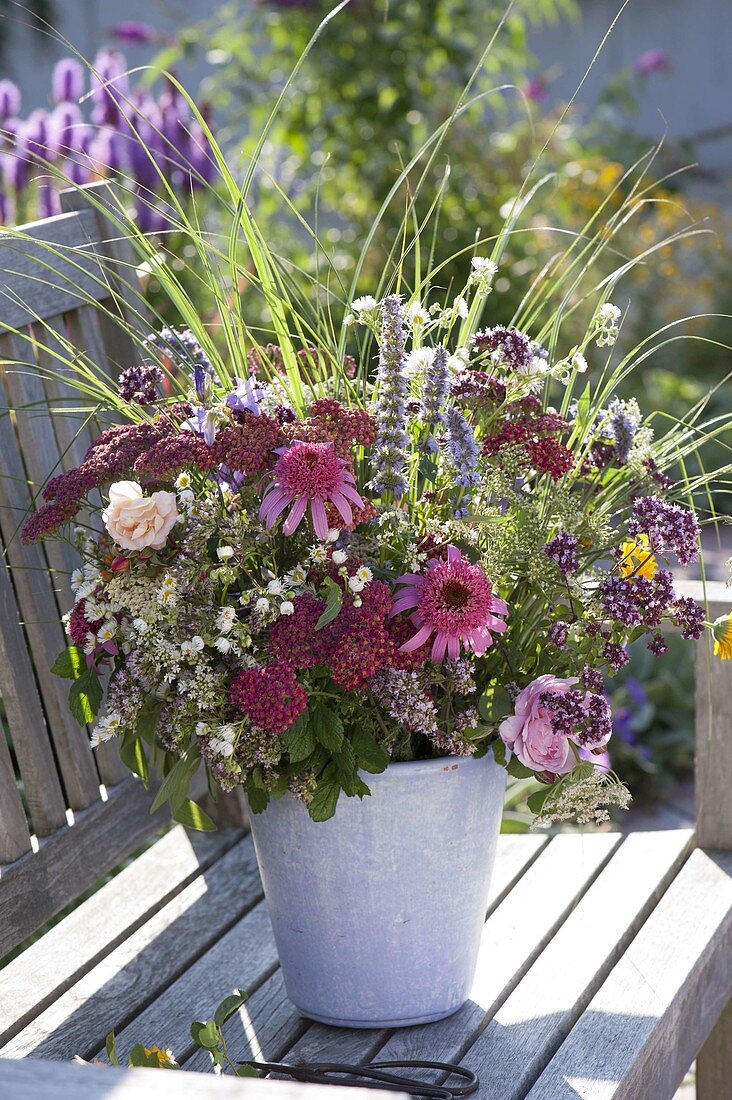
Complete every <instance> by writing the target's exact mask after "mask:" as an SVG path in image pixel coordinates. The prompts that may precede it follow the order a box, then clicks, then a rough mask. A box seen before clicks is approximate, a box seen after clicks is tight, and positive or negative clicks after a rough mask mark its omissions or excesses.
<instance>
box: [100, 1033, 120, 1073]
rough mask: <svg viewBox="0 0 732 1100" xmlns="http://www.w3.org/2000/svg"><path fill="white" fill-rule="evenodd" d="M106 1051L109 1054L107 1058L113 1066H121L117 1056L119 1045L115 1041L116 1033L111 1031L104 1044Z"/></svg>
mask: <svg viewBox="0 0 732 1100" xmlns="http://www.w3.org/2000/svg"><path fill="white" fill-rule="evenodd" d="M104 1049H105V1051H106V1052H107V1058H108V1059H109V1061H110V1062H111V1063H112V1065H113V1066H118V1065H119V1055H118V1054H117V1044H116V1042H115V1040H114V1032H113V1031H110V1033H109V1035H108V1036H107V1038H106V1041H105V1043H104Z"/></svg>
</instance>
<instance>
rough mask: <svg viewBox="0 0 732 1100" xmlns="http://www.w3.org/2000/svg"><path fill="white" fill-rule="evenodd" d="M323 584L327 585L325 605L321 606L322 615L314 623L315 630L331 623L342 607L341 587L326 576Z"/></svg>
mask: <svg viewBox="0 0 732 1100" xmlns="http://www.w3.org/2000/svg"><path fill="white" fill-rule="evenodd" d="M325 584H326V587H327V595H326V597H325V607H324V608H323V613H322V615H321V616H320V618H319V619H318V621H317V623H316V624H315V629H316V630H322V629H323V627H324V626H327V625H328V623H332V622H333V620H334V619H335V617H336V616H337V614H338V612H339V611H340V609H341V608H342V607H343V589H342V588H341V586H340V585H339V584H336V582H335V581H334V580H331V578H330V577H326V579H325Z"/></svg>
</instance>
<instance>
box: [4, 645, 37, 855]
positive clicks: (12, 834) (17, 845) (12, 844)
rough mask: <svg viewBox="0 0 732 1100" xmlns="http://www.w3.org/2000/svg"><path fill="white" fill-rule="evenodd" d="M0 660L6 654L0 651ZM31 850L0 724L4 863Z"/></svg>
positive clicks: (13, 770)
mask: <svg viewBox="0 0 732 1100" xmlns="http://www.w3.org/2000/svg"><path fill="white" fill-rule="evenodd" d="M0 660H2V652H1V650H0ZM30 850H31V840H30V832H29V829H28V822H27V820H26V816H25V811H24V809H23V802H22V800H21V797H20V791H19V790H18V784H17V781H16V778H15V768H14V767H13V761H12V759H11V756H10V749H9V748H8V745H7V742H6V740H5V730H4V729H3V726H2V722H1V721H0V862H3V863H6V862H7V863H9V862H10V861H11V860H14V859H18V858H19V857H20V856H22V855H24V854H25V853H26V852H29V851H30Z"/></svg>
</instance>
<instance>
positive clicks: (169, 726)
mask: <svg viewBox="0 0 732 1100" xmlns="http://www.w3.org/2000/svg"><path fill="white" fill-rule="evenodd" d="M496 270H497V268H496V264H495V262H494V261H493V260H492V259H489V258H487V257H481V256H480V255H474V256H473V258H472V262H471V267H470V270H469V275H468V277H467V279H466V283H465V286H464V288H463V289H462V290H461V292H460V293H459V294H458V295H457V296H456V297H452V296H450V297H449V298H446V297H445V295H444V293H442V294H441V293H440V291H439V289H438V288H437V287H433V286H432V284H431V283H429V282H426V281H423V283H422V285H421V286H420V287H418V289H417V291H414V292H413V293H411V294H403V293H399V292H392V293H389V294H386V295H385V296H383V297H382V298H381V300H377V299H376V298H374V297H361V298H357V299H356V300H355V301H353V302H352V303H351V305H350V308H349V309H348V312H347V313H346V315H345V317H344V319H343V326H344V327H343V335H344V339H345V340H346V341H348V340H353V345H354V346H353V349H352V350H354V351H356V350H358V347H357V341H356V339H355V338H356V337H359V336H360V338H361V340H360V354H361V356H363V358H360V359H359V360H358V362H357V360H356V358H355V357H352V356H350V355H348V354H339V353H338V352H336V351H334V350H333V347H334V346H333V345H332V344H330V343H326V342H325V341H323V344H322V346H321V345H319V344H318V343H316V342H315V341H310V340H308V339H307V338H306V336H305V334H303V338H302V340H301V342H300V345H299V346H298V342H297V341H296V340H293V341H291V342H287V341H284V340H283V341H282V342H281V343H280V344H274V343H266V344H259V343H257V342H256V341H254V340H252V341H251V342H250V343H249V346H248V348H247V349H246V354H245V355H244V354H243V353H242V352H241V349H238V351H237V356H238V358H237V361H236V362H234V363H233V364H232V362H231V361H228V362H227V357H226V352H222V351H221V350H220V349H219V348H218V347H217V346H216V345H215V343H214V341H213V340H211V339H209V338H208V336H207V333H206V331H205V328H203V327H202V328H201V329H200V331H199V333H198V334H196V335H194V333H193V332H192V331H190V330H189V329H181V330H174V329H170V328H168V329H164V330H162V331H161V332H159V333H157V334H154V335H152V336H150V337H149V338H148V339H147V343H146V345H145V347H146V355H145V356H144V357H141V358H144V362H142V363H141V364H140V365H139V366H136V367H133V368H131V369H128V370H126V371H124V373H123V374H122V375H121V377H120V379H119V393H120V398H121V400H120V402H119V404H118V409H121V410H123V411H124V412H125V413H126V415H127V422H125V423H122V424H117V425H113V426H111V427H109V428H107V429H106V430H105V431H104V432H103V433H102V434H101V436H100V437H99V438H98V439H97V440H96V442H94V443H93V445H92V446H91V447H90V449H89V451H88V453H87V455H86V457H85V459H84V461H83V462H82V464H81V465H80V466H79V467H78V468H76V469H73V470H71V471H69V472H66V473H62V474H60V475H59V476H57V477H54V478H53V480H51V481H50V482H49V483H48V485H47V486H46V487H45V489H44V491H43V496H44V498H45V502H46V503H45V504H44V505H43V507H41V508H40V510H39V511H38V512H36V513H35V514H33V515H32V516H30V517H29V518H28V520H27V522H26V524H25V528H24V533H23V537H24V539H25V540H26V541H33V540H36V539H39V538H44V537H49V536H56V535H58V534H59V533H60V532H63V531H66V530H68V531H69V532H70V537H72V538H73V539H74V540H75V542H76V545H77V546H78V549H79V552H80V554H81V557H82V559H83V560H82V564H81V566H80V568H79V569H78V570H77V571H76V573H75V574H74V576H73V578H72V584H73V588H74V591H75V594H76V602H75V604H74V606H73V608H72V609H71V610H70V612H69V614H68V616H67V623H66V625H67V632H68V636H69V639H70V645H69V648H68V649H67V650H66V651H65V652H64V653H63V654H62V655H61V657H60V658H59V660H58V662H57V664H56V666H55V671H56V672H58V673H59V674H60V675H62V676H66V677H68V678H69V679H70V680H71V681H72V684H71V704H72V707H73V709H74V713H75V714H76V716H77V717H78V719H79V721H81V722H89V721H91V720H92V719H93V718H94V717H95V715H96V714H97V713H98V711H99V709H100V706H101V704H102V698H103V690H102V686H101V685H102V677H105V678H106V677H107V676H108V682H107V687H106V699H105V701H104V706H103V711H102V714H101V717H99V718H98V719H97V721H96V725H95V727H94V730H93V733H92V743H93V744H94V745H99V744H101V743H103V742H106V741H109V740H110V739H112V738H116V739H118V741H119V744H120V751H121V754H122V758H123V760H124V761H125V762H126V763H127V764H128V766H129V767H130V768H131V769H132V770H133V771H134V772H136V773H137V774H139V775H140V776H142V777H143V778H147V775H148V769H149V763H150V761H153V762H154V763H155V765H156V767H157V770H158V771H159V773H161V774H162V775H163V777H164V778H163V781H162V785H161V787H160V790H159V792H158V796H157V799H156V804H159V803H160V802H162V801H164V800H166V799H167V800H169V801H170V804H171V807H172V810H173V812H174V815H175V816H176V817H177V818H178V819H179V820H182V821H185V822H186V823H188V824H192V825H197V826H199V827H208V826H209V825H210V822H209V820H208V818H207V817H206V815H205V813H204V812H203V811H202V810H201V809H200V808H199V807H197V806H196V805H195V803H193V802H192V801H191V800H190V798H189V786H190V784H191V781H192V779H193V777H194V775H195V773H196V772H197V771H198V769H199V767H200V765H201V763H203V765H204V766H205V769H206V771H207V773H208V778H209V784H210V787H211V789H212V790H215V789H216V788H219V789H221V790H222V791H229V790H231V789H233V788H234V787H236V786H242V787H243V788H244V789H245V791H246V793H247V796H248V799H249V802H250V805H251V807H252V809H253V811H254V812H255V813H256V812H258V811H261V810H263V809H264V807H265V806H266V805H267V803H268V800H269V799H270V798H272V797H275V798H277V797H278V796H280V795H282V794H283V793H284V792H286V791H291V792H293V793H294V794H295V795H296V796H297V797H298V798H299V799H301V800H302V801H303V802H304V803H305V804H306V805H307V807H308V810H309V813H310V815H311V817H312V818H313V819H315V820H325V819H327V818H329V817H330V816H332V815H333V813H334V812H335V810H336V803H337V801H338V799H339V797H340V796H341V795H342V794H345V795H346V796H349V797H352V796H356V797H360V798H363V797H365V796H367V795H368V794H369V787H368V775H369V773H377V772H380V771H383V770H384V769H385V768H387V767H388V766H389V764H390V762H391V761H406V760H415V759H428V758H431V757H439V756H461V755H469V754H484V753H486V752H491V753H494V754H495V758H496V760H497V761H498V762H499V763H501V764H505V766H506V767H507V768H508V771H509V772H510V773H511V774H512V775H518V776H529V775H533V776H535V777H536V778H537V780H539V781H540V783H541V787H540V789H539V790H538V792H537V793H536V794H535V795H533V796H532V799H531V809H532V810H533V811H534V812H535V813H536V814H537V820H538V821H539V822H540V823H542V824H545V823H548V822H552V821H563V820H569V819H576V820H577V821H579V822H588V821H602V820H604V819H606V817H607V815H608V808H609V807H612V806H621V807H622V806H626V805H627V803H628V801H629V794H628V791H627V789H626V788H625V786H624V785H623V784H622V783H621V781H620V780H619V779H618V778H617V777H616V776H615V775H614V774H613V773H612V772H611V771H610V769H609V764H608V758H607V754H606V746H607V743H608V740H609V738H610V735H611V730H612V716H611V713H610V707H609V703H608V698H607V695H606V693H605V690H604V675H605V674H610V675H612V674H613V673H614V672H617V671H618V670H619V669H621V668H622V667H623V665H624V663H625V662H626V661H627V659H628V652H627V645H628V644H629V643H630V642H631V641H635V640H637V639H638V638H640V637H642V636H645V637H646V638H647V645H648V648H649V649H650V650H651V651H652V652H653V653H654V654H655V655H657V656H660V655H662V654H663V653H664V652H665V650H666V643H665V641H664V637H663V629H664V627H665V626H673V627H676V628H680V629H681V632H682V634H683V636H684V637H685V638H688V639H693V638H698V637H699V636H700V634H701V633H702V631H703V629H704V625H705V623H704V611H703V609H702V608H701V607H700V606H698V605H697V604H696V603H694V601H692V600H691V599H689V598H687V597H683V596H681V597H680V596H679V595H677V593H676V592H675V590H674V583H673V579H672V574H671V572H670V571H669V568H668V564H669V562H670V561H673V559H674V558H675V559H676V560H677V561H678V562H680V563H682V564H684V565H686V564H688V563H689V562H692V561H693V560H694V559H695V557H696V555H697V546H698V535H699V528H698V523H697V519H696V516H695V514H694V512H693V511H692V510H690V508H689V507H687V506H686V504H685V503H684V502H683V501H682V502H679V500H678V499H676V498H677V496H678V494H679V493H684V492H685V489H684V486H683V485H679V486H677V485H676V483H675V482H674V481H672V479H671V477H670V476H669V474H668V473H667V471H668V470H671V469H673V467H674V465H675V464H676V463H677V461H678V458H679V454H680V453H681V444H680V443H679V438H681V439H682V443H683V437H680V436H679V434H678V428H677V427H674V428H673V429H672V430H671V431H669V432H668V433H666V435H665V436H663V437H661V438H656V437H655V436H654V431H653V428H652V427H651V425H650V424H649V423H648V422H647V421H645V420H644V419H643V416H642V413H641V410H640V409H639V407H638V406H637V404H636V403H635V402H634V401H623V400H620V399H619V398H618V397H617V396H615V394H614V384H615V375H613V373H612V372H609V371H608V367H607V362H603V360H604V359H605V356H606V355H609V354H611V353H612V345H613V344H614V342H615V338H616V336H617V334H618V326H619V323H620V320H621V316H620V310H619V309H618V308H617V307H616V306H614V305H613V304H611V303H610V302H609V301H607V300H600V301H599V303H598V304H597V306H596V308H595V310H594V313H593V314H592V317H591V320H590V322H589V325H588V328H587V332H586V334H585V337H584V340H583V341H582V343H581V345H579V346H575V347H571V348H566V349H564V350H562V351H560V350H559V349H558V348H557V346H556V343H557V342H556V340H554V339H553V340H552V341H551V345H552V350H551V352H550V351H549V350H547V348H545V347H542V346H541V345H540V343H538V342H537V341H536V340H535V339H534V338H533V337H532V336H531V335H530V334H529V333H526V332H523V331H519V329H518V328H516V327H506V326H503V325H493V326H490V327H484V328H479V327H478V319H479V318H480V316H481V314H482V313H483V312H484V310H485V307H486V299H487V296H488V295H489V293H490V291H491V288H492V284H493V281H494V278H495V275H496ZM340 346H341V347H342V346H343V344H341V345H340ZM346 346H347V344H346ZM377 348H378V355H377V354H376V349H377ZM603 349H608V351H604V350H603ZM593 360H597V361H598V378H597V382H596V384H594V385H591V384H590V383H589V382H588V381H587V379H588V378H590V377H591V374H590V366H591V365H592V366H593V368H594V362H593ZM239 363H243V365H244V368H245V369H241V367H240V366H239ZM165 374H167V375H169V376H170V377H172V378H173V379H174V380H177V382H178V393H177V394H175V395H174V396H172V397H171V396H166V397H163V396H162V388H161V385H160V384H161V382H162V380H163V377H164V375H165ZM181 380H182V381H181ZM168 388H169V387H168ZM685 499H688V497H687V498H685Z"/></svg>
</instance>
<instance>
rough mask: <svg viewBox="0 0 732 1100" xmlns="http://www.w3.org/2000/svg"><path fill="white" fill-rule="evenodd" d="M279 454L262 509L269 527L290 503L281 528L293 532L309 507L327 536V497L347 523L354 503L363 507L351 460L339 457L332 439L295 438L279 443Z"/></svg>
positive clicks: (319, 531)
mask: <svg viewBox="0 0 732 1100" xmlns="http://www.w3.org/2000/svg"><path fill="white" fill-rule="evenodd" d="M277 454H279V456H280V457H279V459H278V460H277V463H276V465H275V468H274V470H273V471H272V481H271V482H270V484H269V485H268V487H267V489H266V491H265V494H264V499H263V500H262V504H261V507H260V509H259V518H260V519H261V520H263V521H264V523H265V524H266V525H267V527H274V525H275V523H276V522H277V520H278V519H279V517H280V516H281V515H282V513H283V512H284V511H285V510H286V509H287V508H289V507H290V505H291V506H292V507H291V508H290V513H289V515H288V516H287V519H286V520H285V523H284V526H283V528H282V530H283V531H284V533H285V534H286V535H292V534H294V532H295V531H296V530H297V528H298V527H299V525H300V523H301V521H302V519H303V516H304V515H305V513H306V511H307V510H308V507H309V508H310V515H311V517H312V521H313V527H314V529H315V534H316V535H317V536H318V538H319V539H326V538H327V536H328V528H329V524H328V517H327V515H326V511H325V505H326V503H327V502H328V501H330V502H331V504H333V506H334V507H335V509H336V511H337V512H338V514H339V515H340V517H341V519H342V520H343V523H344V526H348V524H350V523H351V521H352V519H353V509H352V507H351V506H352V505H353V504H355V505H356V507H358V508H363V507H364V502H363V500H362V499H361V497H360V496H359V495H358V493H357V492H356V487H355V485H356V479H355V478H354V476H353V472H352V471H351V469H350V467H349V464H348V462H347V461H346V460H345V459H343V458H339V457H338V455H337V454H336V452H335V448H334V447H333V444H332V443H303V442H299V441H295V442H294V443H291V444H290V445H289V446H288V447H278V448H277Z"/></svg>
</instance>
